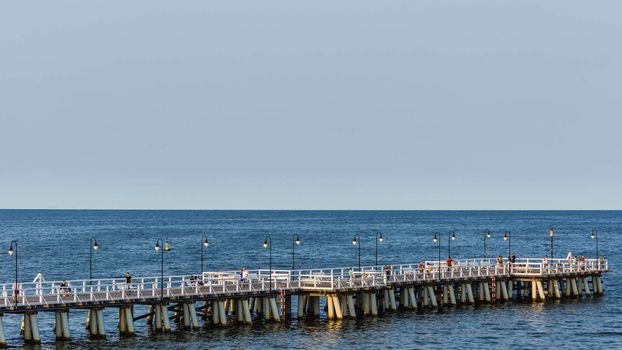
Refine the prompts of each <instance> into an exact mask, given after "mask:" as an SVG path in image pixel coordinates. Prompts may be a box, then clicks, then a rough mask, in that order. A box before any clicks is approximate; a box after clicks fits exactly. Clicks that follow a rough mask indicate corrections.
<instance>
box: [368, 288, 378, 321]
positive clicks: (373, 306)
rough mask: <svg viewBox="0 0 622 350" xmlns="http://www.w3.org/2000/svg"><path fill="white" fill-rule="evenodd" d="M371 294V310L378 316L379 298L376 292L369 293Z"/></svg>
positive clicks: (372, 313) (373, 314)
mask: <svg viewBox="0 0 622 350" xmlns="http://www.w3.org/2000/svg"><path fill="white" fill-rule="evenodd" d="M367 294H368V296H369V301H370V302H369V311H370V313H371V315H372V316H378V300H377V297H376V293H375V292H372V293H367Z"/></svg>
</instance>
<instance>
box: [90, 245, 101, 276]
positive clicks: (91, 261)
mask: <svg viewBox="0 0 622 350" xmlns="http://www.w3.org/2000/svg"><path fill="white" fill-rule="evenodd" d="M98 250H99V245H98V244H97V240H96V239H95V237H91V239H90V240H89V285H91V286H92V285H93V252H96V251H98Z"/></svg>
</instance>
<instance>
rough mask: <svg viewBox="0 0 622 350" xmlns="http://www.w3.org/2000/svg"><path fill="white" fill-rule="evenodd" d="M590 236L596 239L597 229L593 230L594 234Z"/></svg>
mask: <svg viewBox="0 0 622 350" xmlns="http://www.w3.org/2000/svg"><path fill="white" fill-rule="evenodd" d="M590 238H592V239H596V231H595V230H594V231H592V235H590Z"/></svg>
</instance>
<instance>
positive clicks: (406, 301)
mask: <svg viewBox="0 0 622 350" xmlns="http://www.w3.org/2000/svg"><path fill="white" fill-rule="evenodd" d="M411 303H412V301H411V300H410V294H409V293H408V287H402V288H401V289H400V308H402V309H408V308H410V305H411Z"/></svg>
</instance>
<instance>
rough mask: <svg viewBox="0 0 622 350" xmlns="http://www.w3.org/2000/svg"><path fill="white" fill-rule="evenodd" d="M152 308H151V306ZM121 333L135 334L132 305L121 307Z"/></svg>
mask: <svg viewBox="0 0 622 350" xmlns="http://www.w3.org/2000/svg"><path fill="white" fill-rule="evenodd" d="M149 309H150V310H151V308H149ZM119 334H120V335H121V336H133V335H135V332H134V316H133V315H132V306H120V307H119Z"/></svg>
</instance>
